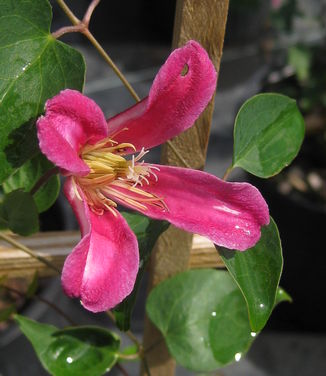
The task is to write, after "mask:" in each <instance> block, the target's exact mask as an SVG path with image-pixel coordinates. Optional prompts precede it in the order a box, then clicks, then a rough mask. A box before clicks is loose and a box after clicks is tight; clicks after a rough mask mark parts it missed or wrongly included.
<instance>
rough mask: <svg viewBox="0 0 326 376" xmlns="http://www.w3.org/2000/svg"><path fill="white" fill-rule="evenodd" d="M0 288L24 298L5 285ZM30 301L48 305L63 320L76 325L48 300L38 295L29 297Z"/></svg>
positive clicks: (23, 295) (24, 296)
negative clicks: (33, 300)
mask: <svg viewBox="0 0 326 376" xmlns="http://www.w3.org/2000/svg"><path fill="white" fill-rule="evenodd" d="M1 287H3V288H5V289H6V290H8V291H10V292H13V293H14V294H17V295H19V296H21V297H23V298H26V295H25V294H23V293H22V292H20V291H18V290H16V289H14V288H12V287H9V286H6V285H1ZM31 298H32V299H35V300H39V301H40V302H42V303H44V304H46V305H48V306H49V307H51V308H52V309H53V310H54V311H56V312H57V313H58V314H59V315H61V316H62V317H64V319H65V320H66V321H67V322H68V323H69V324H71V325H76V323H75V322H74V321H73V320H72V319H71V318H70V317H69V316H68V315H67V314H66V313H65V312H63V311H62V310H61V308H59V307H58V306H56V305H55V304H53V303H52V302H50V301H49V300H47V299H45V298H42V297H41V296H38V295H33V296H32V297H31Z"/></svg>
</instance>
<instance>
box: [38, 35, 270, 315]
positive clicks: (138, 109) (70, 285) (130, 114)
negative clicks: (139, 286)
mask: <svg viewBox="0 0 326 376" xmlns="http://www.w3.org/2000/svg"><path fill="white" fill-rule="evenodd" d="M216 79H217V74H216V71H215V69H214V67H213V64H212V63H211V61H210V59H209V57H208V55H207V53H206V51H205V50H204V49H203V48H202V47H201V46H200V45H199V44H198V43H197V42H194V41H190V42H189V43H188V44H187V45H186V46H184V47H183V48H180V49H177V50H175V51H174V52H173V53H172V54H171V55H170V56H169V58H168V59H167V61H166V63H165V64H164V65H163V67H162V68H161V69H160V71H159V73H158V75H157V76H156V78H155V80H154V83H153V85H152V88H151V90H150V93H149V96H148V97H147V98H145V99H144V100H142V101H141V102H139V103H138V104H136V105H135V106H133V107H131V108H129V109H128V110H126V111H125V112H122V113H121V114H118V115H117V116H115V117H113V118H112V119H109V120H108V121H106V119H105V117H104V115H103V113H102V111H101V109H100V108H99V107H98V106H97V104H96V103H95V102H94V101H93V100H91V99H89V98H87V97H86V96H84V95H82V94H81V93H79V92H77V91H74V90H64V91H62V92H60V93H59V94H58V95H57V96H55V97H54V98H52V99H50V100H48V101H47V102H46V106H45V109H46V112H45V116H42V117H40V118H39V120H38V121H37V131H38V138H39V142H40V148H41V150H42V152H43V153H44V154H45V155H46V156H47V157H48V159H49V160H51V161H52V162H53V163H54V164H56V165H57V166H58V167H60V169H61V171H62V173H63V175H65V176H66V177H67V179H66V181H65V185H64V192H65V195H66V197H67V199H68V200H69V202H70V204H71V206H72V208H73V210H74V212H75V214H76V216H77V219H78V221H79V225H80V229H81V236H82V239H81V241H80V242H79V244H78V245H77V246H76V247H75V248H74V250H73V251H72V253H71V254H70V255H69V256H68V257H67V259H66V261H65V264H64V267H63V272H62V285H63V289H64V291H65V292H66V294H67V295H68V296H70V297H79V298H80V299H81V302H82V304H83V306H84V307H85V308H87V309H88V310H90V311H93V312H99V311H104V310H107V309H110V308H112V307H114V306H115V305H117V304H118V303H120V302H121V301H122V300H123V299H124V298H125V297H126V296H127V295H129V294H130V292H131V291H132V289H133V286H134V282H135V279H136V275H137V272H138V266H139V254H138V244H137V240H136V237H135V235H134V233H133V232H132V231H131V229H130V228H129V227H128V225H127V223H126V221H125V219H124V218H123V217H122V216H121V215H120V214H119V212H118V211H117V204H121V205H124V206H125V207H127V208H130V209H133V210H136V211H138V212H140V213H142V214H145V215H147V216H149V217H151V218H155V219H164V220H167V221H169V222H170V223H172V224H174V225H175V226H177V227H179V228H181V229H184V230H186V231H190V232H194V233H198V234H201V235H204V236H206V237H208V238H209V239H211V240H212V241H213V242H214V243H216V244H218V245H220V246H224V247H227V248H231V249H237V250H245V249H247V248H249V247H251V246H253V245H254V244H255V243H256V242H257V241H258V239H259V237H260V228H261V226H262V225H266V224H268V222H269V214H268V208H267V205H266V203H265V201H264V199H263V198H262V196H261V195H260V193H259V191H258V190H257V189H256V188H255V187H253V186H251V185H250V184H247V183H229V182H224V181H222V180H220V179H218V178H216V177H215V176H212V175H210V174H208V173H205V172H202V171H196V170H192V169H186V168H178V167H170V166H161V165H156V164H148V163H145V162H144V157H145V155H146V153H147V152H148V149H150V148H152V147H154V146H157V145H159V144H161V143H163V142H165V141H166V140H168V139H171V138H172V137H174V136H176V135H177V134H179V133H180V132H182V131H184V130H186V129H187V128H189V127H190V126H191V125H192V124H193V123H194V121H195V120H196V119H197V118H198V116H199V115H200V113H201V112H202V111H203V109H204V108H205V107H206V105H207V104H208V102H209V101H210V99H211V97H212V95H213V93H214V91H215V86H216Z"/></svg>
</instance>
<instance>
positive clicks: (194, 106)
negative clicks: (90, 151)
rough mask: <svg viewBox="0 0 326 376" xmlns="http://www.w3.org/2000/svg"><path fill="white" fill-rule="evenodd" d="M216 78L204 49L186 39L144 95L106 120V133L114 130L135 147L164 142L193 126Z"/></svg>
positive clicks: (117, 139) (147, 147) (205, 103)
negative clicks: (138, 100)
mask: <svg viewBox="0 0 326 376" xmlns="http://www.w3.org/2000/svg"><path fill="white" fill-rule="evenodd" d="M216 80H217V74H216V71H215V68H214V66H213V64H212V62H211V61H210V59H209V56H208V54H207V52H206V51H205V50H204V49H203V48H202V47H201V46H200V45H199V44H198V43H197V42H195V41H190V42H188V43H187V44H186V45H185V46H184V47H182V48H179V49H177V50H175V51H174V52H172V53H171V55H170V56H169V58H168V59H167V61H166V63H165V64H164V65H163V66H162V68H161V69H160V71H159V73H158V74H157V76H156V77H155V80H154V83H153V85H152V88H151V90H150V93H149V96H148V97H147V98H145V99H144V100H142V101H141V102H140V103H138V104H136V105H135V106H133V107H131V108H130V109H128V110H127V111H125V112H122V113H121V114H119V115H117V116H115V117H113V118H112V119H109V120H108V126H109V134H116V133H117V135H116V136H115V137H114V139H115V140H116V141H117V142H119V143H120V142H128V143H131V144H133V145H134V146H135V147H136V149H137V150H141V148H142V147H144V148H145V149H149V148H151V147H154V146H157V145H160V144H162V143H164V142H165V141H166V140H169V139H171V138H172V137H174V136H176V135H178V134H179V133H181V132H183V131H184V130H186V129H187V128H189V127H191V126H192V125H193V123H194V122H195V120H196V119H197V118H198V116H199V115H200V113H201V112H202V111H203V110H204V108H205V107H206V106H207V104H208V102H209V101H210V99H211V98H212V96H213V93H214V92H215V88H216ZM124 128H127V130H124V131H122V129H124ZM119 132H120V133H119Z"/></svg>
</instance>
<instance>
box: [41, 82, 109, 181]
mask: <svg viewBox="0 0 326 376" xmlns="http://www.w3.org/2000/svg"><path fill="white" fill-rule="evenodd" d="M37 134H38V138H39V141H40V148H41V150H42V152H43V153H44V154H45V155H46V156H47V157H48V159H49V160H50V161H51V162H53V163H54V164H55V165H57V166H59V167H61V168H63V169H64V170H67V171H69V172H72V173H77V174H79V175H86V174H88V173H89V168H88V166H87V165H86V164H85V163H84V162H83V161H82V160H81V159H80V158H79V156H78V153H79V150H80V148H81V147H82V146H83V145H85V143H87V142H89V143H94V142H96V141H98V140H100V139H102V138H104V137H107V134H108V129H107V124H106V120H105V117H104V115H103V112H102V110H101V109H100V108H99V107H98V105H97V104H96V103H95V102H94V101H93V100H92V99H90V98H88V97H86V96H84V95H83V94H81V93H80V92H78V91H76V90H69V89H67V90H63V91H61V92H60V93H59V94H58V95H56V96H55V97H53V98H52V99H49V100H48V101H47V102H46V104H45V116H41V117H40V118H39V119H38V121H37Z"/></svg>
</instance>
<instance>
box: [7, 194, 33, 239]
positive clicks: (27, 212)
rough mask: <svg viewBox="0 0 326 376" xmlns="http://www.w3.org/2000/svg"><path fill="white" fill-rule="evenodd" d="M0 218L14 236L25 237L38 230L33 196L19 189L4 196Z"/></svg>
mask: <svg viewBox="0 0 326 376" xmlns="http://www.w3.org/2000/svg"><path fill="white" fill-rule="evenodd" d="M0 216H1V219H2V221H3V222H4V223H6V225H7V227H8V228H9V229H10V230H11V231H13V232H15V233H16V234H19V235H23V236H27V235H30V234H32V233H34V232H37V231H38V230H39V222H38V212H37V208H36V205H35V202H34V199H33V196H31V195H30V194H29V193H27V192H24V191H22V190H20V189H18V190H16V191H13V192H10V193H9V194H8V195H5V196H4V199H3V202H2V203H1V205H0Z"/></svg>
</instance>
